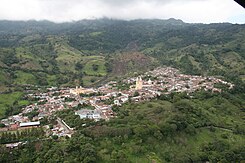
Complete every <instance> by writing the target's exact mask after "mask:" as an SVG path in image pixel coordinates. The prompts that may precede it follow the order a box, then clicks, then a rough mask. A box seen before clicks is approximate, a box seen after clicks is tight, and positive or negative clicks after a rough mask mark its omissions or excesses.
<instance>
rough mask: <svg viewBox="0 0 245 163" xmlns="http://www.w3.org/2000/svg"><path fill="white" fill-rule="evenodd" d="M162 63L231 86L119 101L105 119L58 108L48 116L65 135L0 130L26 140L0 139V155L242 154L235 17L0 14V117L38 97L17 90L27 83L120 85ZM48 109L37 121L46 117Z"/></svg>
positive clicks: (243, 89) (43, 158)
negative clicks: (10, 146) (70, 18)
mask: <svg viewBox="0 0 245 163" xmlns="http://www.w3.org/2000/svg"><path fill="white" fill-rule="evenodd" d="M165 65H166V66H171V67H175V68H178V69H179V70H180V71H181V72H183V73H185V74H192V75H203V76H207V75H208V76H209V75H212V76H216V77H218V78H222V79H225V81H228V82H231V83H233V84H235V87H234V89H232V90H227V89H225V88H224V91H222V92H221V93H212V92H205V91H199V92H196V93H193V94H191V95H190V96H188V95H187V94H185V93H171V94H169V95H162V96H159V97H158V99H152V100H151V101H145V102H142V103H132V102H128V103H126V104H125V105H123V106H121V107H115V106H114V107H113V111H114V112H115V113H116V115H117V117H116V118H113V119H111V120H109V121H98V122H94V121H91V120H88V119H86V120H83V119H81V120H80V119H79V117H78V116H76V115H75V114H74V111H75V110H72V109H70V110H63V111H58V112H57V113H56V115H55V116H58V117H60V118H62V119H64V120H65V122H67V123H68V124H69V125H70V126H71V127H74V128H75V131H76V132H75V134H74V136H72V138H59V139H58V138H56V137H46V138H44V139H42V138H43V137H45V136H44V135H42V134H39V132H40V133H41V132H42V131H41V130H40V131H37V130H30V131H27V132H23V133H19V132H17V133H15V132H13V133H11V132H10V133H6V134H0V141H1V142H13V140H16V139H17V138H18V137H21V138H22V140H24V141H28V143H27V144H25V145H23V146H21V147H20V148H19V149H16V150H12V151H11V152H9V151H8V150H6V149H5V147H4V145H0V156H1V157H0V162H123V163H125V162H207V161H209V162H240V161H244V160H245V158H244V152H245V149H244V146H245V144H244V134H245V128H244V116H245V115H244V106H245V103H244V99H245V25H244V24H243V25H238V24H229V23H220V24H188V23H184V22H183V21H181V20H176V19H168V20H158V19H154V20H147V19H142V20H132V21H123V20H111V19H98V20H81V21H77V22H71V23H58V24H57V23H53V22H49V21H26V22H24V21H0V119H3V118H6V117H8V116H10V115H15V114H17V113H19V112H20V111H21V109H22V108H23V107H24V106H27V105H29V104H31V103H35V102H37V101H35V99H32V100H30V99H28V98H27V97H26V96H24V95H25V92H26V91H29V90H38V92H42V88H46V87H52V86H58V87H75V86H78V85H81V86H84V87H96V86H98V85H101V84H103V83H106V82H107V81H110V80H116V81H119V83H120V81H121V80H122V79H123V78H125V77H128V76H136V75H139V74H141V73H143V72H146V71H148V70H150V69H153V68H155V67H158V66H165ZM217 87H222V85H217ZM66 100H68V101H69V100H70V99H66ZM34 113H37V112H35V110H34ZM55 116H54V117H50V118H49V119H43V121H42V125H43V124H52V123H53V122H54V120H55V119H56V117H55ZM47 122H50V123H47ZM84 124H85V125H84ZM50 127H52V125H50ZM36 136H37V137H38V139H35V138H36ZM39 138H40V139H39Z"/></svg>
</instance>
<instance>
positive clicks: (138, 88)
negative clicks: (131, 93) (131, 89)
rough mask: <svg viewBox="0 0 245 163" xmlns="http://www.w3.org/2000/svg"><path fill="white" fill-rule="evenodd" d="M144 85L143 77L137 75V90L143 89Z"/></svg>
mask: <svg viewBox="0 0 245 163" xmlns="http://www.w3.org/2000/svg"><path fill="white" fill-rule="evenodd" d="M142 87H143V81H142V78H141V77H137V78H136V86H135V90H141V89H142Z"/></svg>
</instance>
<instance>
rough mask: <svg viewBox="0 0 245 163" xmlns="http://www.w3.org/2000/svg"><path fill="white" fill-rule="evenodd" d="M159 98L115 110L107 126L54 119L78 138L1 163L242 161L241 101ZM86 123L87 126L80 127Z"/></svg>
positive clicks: (70, 117)
mask: <svg viewBox="0 0 245 163" xmlns="http://www.w3.org/2000/svg"><path fill="white" fill-rule="evenodd" d="M193 96H194V97H195V98H192V99H190V98H189V96H187V95H185V94H171V95H169V96H165V95H162V96H160V97H159V98H158V99H156V100H152V101H150V102H144V103H137V104H132V103H129V104H126V105H124V106H122V107H114V110H115V111H116V112H117V118H114V119H112V120H110V121H108V122H104V121H100V122H93V121H91V120H80V119H79V117H78V116H76V115H74V112H73V111H72V110H65V111H61V112H59V113H57V116H59V117H62V118H63V119H64V120H65V121H66V122H67V123H68V124H69V125H70V126H72V127H75V128H76V130H77V132H76V133H75V135H73V137H72V138H70V139H69V138H67V139H59V140H57V139H53V140H48V141H45V140H42V141H36V142H31V143H28V144H26V145H24V146H23V147H21V148H20V149H16V150H14V152H13V153H11V154H9V153H8V152H6V151H4V150H3V149H2V150H0V154H1V162H4V161H6V160H10V158H11V160H12V161H17V162H95V161H96V162H205V161H211V162H219V161H221V162H233V161H235V162H240V161H242V160H244V159H245V158H244V152H245V148H244V146H245V143H244V134H245V126H244V123H243V122H244V121H243V118H244V116H245V114H244V109H243V108H242V107H243V106H244V101H243V100H242V98H241V97H239V96H234V95H232V94H230V93H223V94H210V93H207V92H202V91H201V92H197V93H195V94H194V95H193ZM84 123H86V126H84V125H82V124H84Z"/></svg>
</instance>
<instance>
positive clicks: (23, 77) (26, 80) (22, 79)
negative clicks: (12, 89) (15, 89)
mask: <svg viewBox="0 0 245 163" xmlns="http://www.w3.org/2000/svg"><path fill="white" fill-rule="evenodd" d="M15 75H16V79H15V80H14V84H17V85H22V84H33V85H35V84H37V83H36V78H35V76H34V75H32V74H30V73H26V72H23V71H16V73H15Z"/></svg>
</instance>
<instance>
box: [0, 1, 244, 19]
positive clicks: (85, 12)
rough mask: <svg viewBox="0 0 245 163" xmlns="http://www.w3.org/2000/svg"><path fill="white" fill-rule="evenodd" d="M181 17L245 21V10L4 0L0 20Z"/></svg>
mask: <svg viewBox="0 0 245 163" xmlns="http://www.w3.org/2000/svg"><path fill="white" fill-rule="evenodd" d="M101 17H108V18H116V19H126V20H131V19H139V18H159V19H168V18H177V19H182V20H183V21H185V22H190V23H214V22H231V23H245V9H244V8H243V7H241V6H239V5H238V4H237V3H236V2H235V1H233V0H1V1H0V19H5V20H29V19H36V20H44V19H45V20H51V21H55V22H64V21H74V20H80V19H94V18H101Z"/></svg>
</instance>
